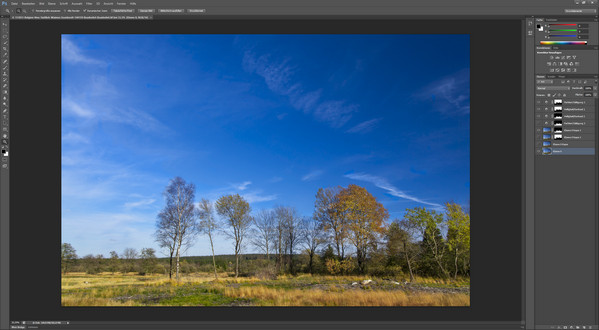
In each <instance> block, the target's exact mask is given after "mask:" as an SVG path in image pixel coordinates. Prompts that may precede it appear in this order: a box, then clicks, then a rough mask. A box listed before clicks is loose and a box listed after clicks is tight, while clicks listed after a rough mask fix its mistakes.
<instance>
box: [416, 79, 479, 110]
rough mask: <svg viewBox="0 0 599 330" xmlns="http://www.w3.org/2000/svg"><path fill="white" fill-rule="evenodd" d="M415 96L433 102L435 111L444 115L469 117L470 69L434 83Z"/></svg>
mask: <svg viewBox="0 0 599 330" xmlns="http://www.w3.org/2000/svg"><path fill="white" fill-rule="evenodd" d="M415 96H416V98H417V99H420V100H424V101H429V102H432V105H433V107H434V109H435V110H436V111H438V112H440V113H442V114H445V115H467V114H469V113H470V69H463V70H460V71H458V72H456V73H454V74H452V75H450V76H447V77H444V78H442V79H440V80H437V81H434V82H432V83H431V84H429V85H428V86H426V87H425V88H423V89H422V90H421V91H420V92H418V93H416V94H415Z"/></svg>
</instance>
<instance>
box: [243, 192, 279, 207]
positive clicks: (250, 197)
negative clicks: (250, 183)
mask: <svg viewBox="0 0 599 330" xmlns="http://www.w3.org/2000/svg"><path fill="white" fill-rule="evenodd" d="M261 193H262V191H253V192H248V193H247V194H243V195H241V197H243V198H244V199H245V200H246V201H247V202H248V203H250V204H251V203H259V202H269V201H272V200H275V199H277V195H275V194H272V195H261Z"/></svg>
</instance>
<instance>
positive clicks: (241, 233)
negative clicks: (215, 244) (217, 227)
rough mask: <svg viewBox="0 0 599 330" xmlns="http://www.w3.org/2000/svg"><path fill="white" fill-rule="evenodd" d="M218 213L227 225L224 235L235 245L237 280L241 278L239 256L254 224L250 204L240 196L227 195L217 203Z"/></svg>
mask: <svg viewBox="0 0 599 330" xmlns="http://www.w3.org/2000/svg"><path fill="white" fill-rule="evenodd" d="M216 212H217V213H218V215H220V216H221V217H223V218H224V219H225V221H226V223H227V226H226V227H225V228H224V229H223V233H224V234H225V235H226V236H227V237H228V238H229V239H232V240H233V243H234V244H233V245H234V248H235V278H237V277H238V276H239V255H240V253H241V250H242V247H243V244H244V243H245V242H244V239H245V238H246V236H247V234H248V231H249V230H250V226H251V224H252V217H251V216H250V212H251V208H250V204H249V203H248V202H247V201H246V200H245V199H243V197H241V196H239V194H235V195H226V196H222V197H220V198H219V199H218V200H217V201H216Z"/></svg>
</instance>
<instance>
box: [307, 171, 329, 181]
mask: <svg viewBox="0 0 599 330" xmlns="http://www.w3.org/2000/svg"><path fill="white" fill-rule="evenodd" d="M323 174H324V171H322V170H314V171H312V172H310V173H307V174H306V175H304V176H302V181H312V180H315V179H316V178H318V177H319V176H321V175H323Z"/></svg>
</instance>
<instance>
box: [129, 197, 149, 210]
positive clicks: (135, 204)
mask: <svg viewBox="0 0 599 330" xmlns="http://www.w3.org/2000/svg"><path fill="white" fill-rule="evenodd" d="M154 202H156V200H155V199H154V198H146V199H142V200H139V201H136V202H127V203H125V204H124V205H123V206H124V207H125V208H126V209H132V208H136V207H143V206H148V205H152V204H154Z"/></svg>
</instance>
